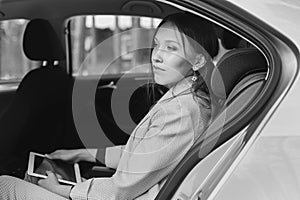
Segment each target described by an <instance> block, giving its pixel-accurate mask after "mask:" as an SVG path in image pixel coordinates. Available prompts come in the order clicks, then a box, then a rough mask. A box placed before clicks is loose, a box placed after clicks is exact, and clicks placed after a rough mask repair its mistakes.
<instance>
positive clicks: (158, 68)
mask: <svg viewBox="0 0 300 200" xmlns="http://www.w3.org/2000/svg"><path fill="white" fill-rule="evenodd" d="M153 68H154V69H155V70H160V71H166V70H165V69H163V68H160V67H158V66H155V65H153Z"/></svg>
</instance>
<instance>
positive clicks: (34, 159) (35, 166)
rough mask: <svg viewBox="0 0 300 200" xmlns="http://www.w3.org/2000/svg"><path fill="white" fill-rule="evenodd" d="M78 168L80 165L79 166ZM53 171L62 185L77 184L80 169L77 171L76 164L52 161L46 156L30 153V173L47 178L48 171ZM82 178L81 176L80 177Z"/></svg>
mask: <svg viewBox="0 0 300 200" xmlns="http://www.w3.org/2000/svg"><path fill="white" fill-rule="evenodd" d="M77 166H78V165H77ZM47 170H48V171H52V172H53V173H55V174H56V175H57V178H58V179H59V181H60V182H62V183H68V184H76V182H77V180H78V178H77V179H76V176H77V177H78V174H80V173H78V172H79V168H78V170H77V171H76V167H75V165H74V164H70V163H66V162H64V161H60V160H51V159H48V158H46V157H45V156H44V155H40V154H36V153H30V160H29V168H28V173H29V174H30V175H35V176H38V177H42V178H45V177H47V174H46V171H47ZM79 176H80V175H79Z"/></svg>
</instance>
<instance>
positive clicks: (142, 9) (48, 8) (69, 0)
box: [0, 0, 178, 20]
mask: <svg viewBox="0 0 300 200" xmlns="http://www.w3.org/2000/svg"><path fill="white" fill-rule="evenodd" d="M70 5H72V6H70ZM16 8H20V9H16ZM37 8H38V9H37ZM0 11H1V13H2V17H1V18H0V19H11V18H24V17H26V18H28V19H33V18H45V19H50V20H51V19H55V18H68V17H69V16H74V15H83V14H96V13H97V14H99V13H101V14H122V15H126V14H130V15H142V16H152V17H164V16H165V15H167V14H169V13H172V12H176V11H178V10H177V9H176V8H174V7H171V6H169V5H167V4H163V3H160V2H157V1H153V0H147V1H146V0H134V1H128V0H100V1H99V0H2V1H0Z"/></svg>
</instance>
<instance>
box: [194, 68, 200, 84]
mask: <svg viewBox="0 0 300 200" xmlns="http://www.w3.org/2000/svg"><path fill="white" fill-rule="evenodd" d="M199 75H200V73H199V71H198V70H194V69H193V77H192V81H194V82H195V81H197V79H198V76H199Z"/></svg>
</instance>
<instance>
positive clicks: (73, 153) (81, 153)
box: [46, 149, 97, 163]
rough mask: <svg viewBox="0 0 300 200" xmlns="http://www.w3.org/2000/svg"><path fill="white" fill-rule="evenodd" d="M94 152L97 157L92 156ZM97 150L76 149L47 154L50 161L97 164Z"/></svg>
mask: <svg viewBox="0 0 300 200" xmlns="http://www.w3.org/2000/svg"><path fill="white" fill-rule="evenodd" d="M90 152H92V153H93V154H95V155H92V154H91V153H90ZM96 153H97V149H90V150H87V149H74V150H56V151H54V152H53V153H51V154H47V155H46V157H47V158H49V159H57V160H62V161H65V162H69V163H76V162H80V161H88V162H95V161H96V160H95V156H96Z"/></svg>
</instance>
